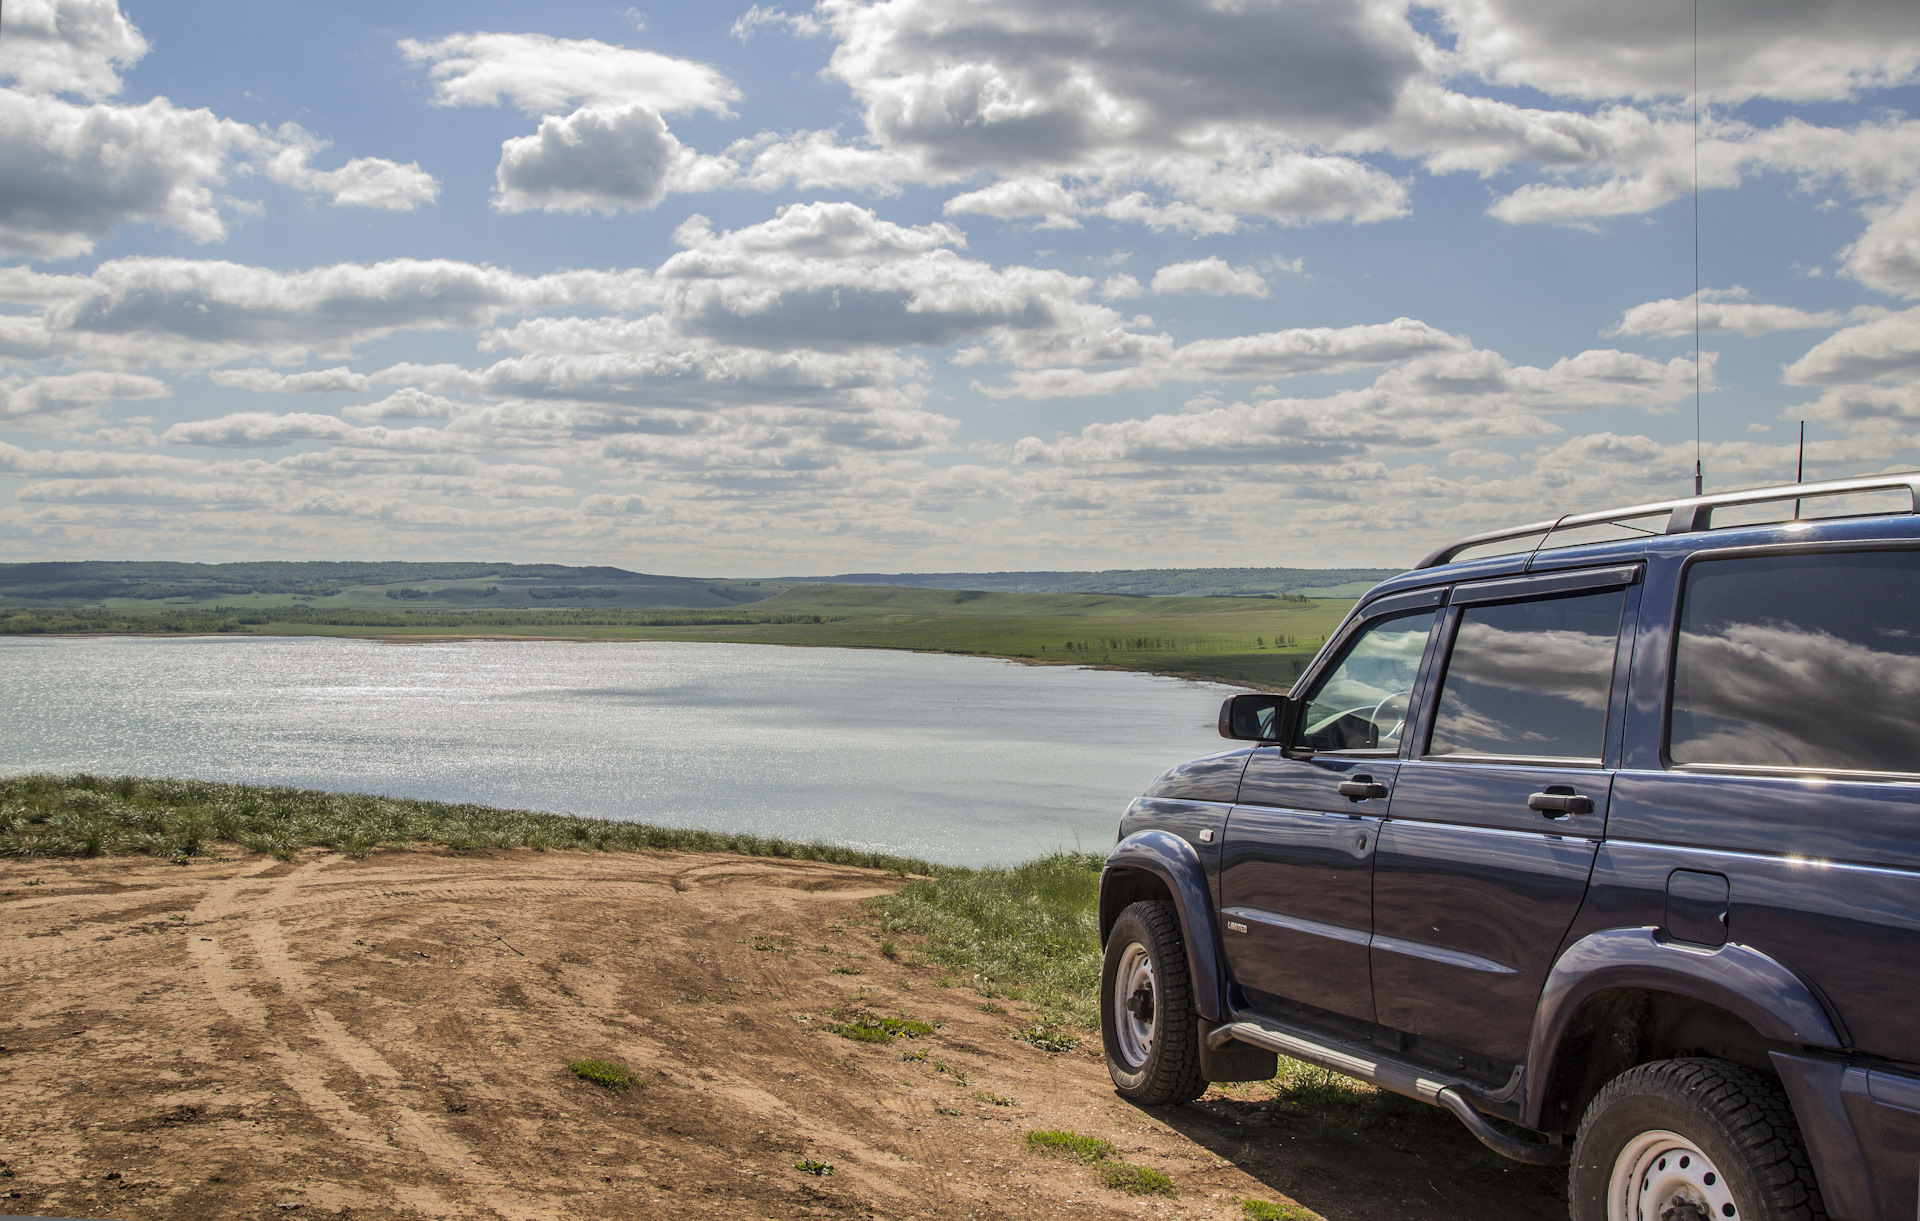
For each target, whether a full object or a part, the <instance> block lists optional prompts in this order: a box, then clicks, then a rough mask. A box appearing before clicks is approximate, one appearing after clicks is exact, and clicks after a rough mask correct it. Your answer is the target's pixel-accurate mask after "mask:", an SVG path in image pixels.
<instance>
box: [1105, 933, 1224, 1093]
mask: <svg viewBox="0 0 1920 1221" xmlns="http://www.w3.org/2000/svg"><path fill="white" fill-rule="evenodd" d="M1100 1036H1101V1041H1102V1042H1103V1043H1104V1044H1105V1045H1106V1049H1107V1073H1108V1075H1109V1076H1111V1077H1112V1078H1113V1084H1114V1088H1116V1089H1118V1090H1119V1091H1120V1096H1121V1097H1122V1098H1125V1099H1126V1100H1127V1101H1129V1102H1133V1103H1137V1104H1139V1105H1140V1106H1164V1105H1166V1104H1168V1103H1175V1102H1190V1101H1192V1100H1193V1099H1195V1098H1198V1097H1199V1096H1200V1095H1201V1094H1203V1093H1205V1092H1206V1089H1207V1081H1206V1078H1205V1077H1202V1076H1201V1075H1200V1044H1199V1024H1198V1022H1197V1020H1196V1018H1195V1015H1194V1009H1193V982H1192V980H1191V978H1190V977H1189V976H1188V974H1187V949H1186V945H1185V944H1184V943H1183V942H1182V941H1181V939H1180V917H1179V914H1178V913H1177V912H1176V911H1175V909H1174V906H1173V904H1171V903H1168V902H1165V901H1164V900H1156V901H1148V902H1141V903H1135V904H1133V905H1131V906H1130V907H1128V908H1127V909H1126V910H1125V911H1123V912H1121V913H1120V918H1119V919H1118V920H1116V921H1114V924H1113V932H1112V933H1110V934H1109V935H1108V936H1107V957H1106V962H1105V964H1104V966H1103V967H1102V969H1101V972H1100Z"/></svg>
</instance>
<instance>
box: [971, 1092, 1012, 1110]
mask: <svg viewBox="0 0 1920 1221" xmlns="http://www.w3.org/2000/svg"><path fill="white" fill-rule="evenodd" d="M973 1097H974V1099H975V1100H976V1101H978V1102H990V1103H992V1104H993V1105H994V1106H997V1107H1010V1106H1012V1105H1013V1099H1011V1098H1009V1097H1007V1096H1006V1095H1005V1094H996V1093H994V1092H993V1091H991V1090H975V1091H973Z"/></svg>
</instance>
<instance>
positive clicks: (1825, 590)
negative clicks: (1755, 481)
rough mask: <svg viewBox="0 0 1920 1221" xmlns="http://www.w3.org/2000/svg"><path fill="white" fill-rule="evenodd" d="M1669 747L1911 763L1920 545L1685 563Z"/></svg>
mask: <svg viewBox="0 0 1920 1221" xmlns="http://www.w3.org/2000/svg"><path fill="white" fill-rule="evenodd" d="M1668 756H1669V757H1670V758H1671V759H1672V760H1673V761H1674V762H1675V763H1718V764H1733V765H1746V766H1755V767H1783V768H1818V769H1833V770H1839V771H1869V772H1914V771H1920V552H1913V551H1852V552H1838V553H1833V552H1829V553H1825V554H1802V555H1771V556H1755V557H1751V558H1745V559H1728V560H1703V561H1701V562H1700V563H1698V564H1695V565H1693V566H1692V567H1691V568H1690V569H1689V570H1688V572H1687V584H1686V590H1685V592H1684V594H1683V595H1682V600H1681V604H1680V626H1679V633H1678V639H1677V642H1676V644H1675V652H1674V667H1673V719H1672V722H1671V728H1670V731H1669V736H1668Z"/></svg>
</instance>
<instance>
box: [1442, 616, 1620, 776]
mask: <svg viewBox="0 0 1920 1221" xmlns="http://www.w3.org/2000/svg"><path fill="white" fill-rule="evenodd" d="M1626 599H1627V593H1626V590H1624V589H1610V590H1608V591H1607V592H1605V593H1597V594H1578V595H1574V596H1571V597H1563V598H1545V599H1541V600H1539V601H1535V602H1505V603H1499V604H1496V605H1491V606H1468V607H1466V608H1465V609H1464V610H1462V611H1461V612H1460V629H1459V631H1458V632H1456V633H1455V635H1454V640H1453V653H1452V655H1451V657H1450V658H1449V659H1448V661H1447V677H1446V682H1445V684H1444V685H1443V686H1442V687H1441V689H1440V705H1439V707H1438V708H1437V709H1436V710H1435V712H1434V720H1433V736H1432V738H1431V739H1430V740H1429V743H1428V746H1427V753H1428V755H1430V756H1431V755H1500V756H1509V757H1511V756H1521V757H1526V758H1553V759H1577V760H1581V761H1591V762H1598V761H1599V759H1600V751H1601V748H1602V746H1603V745H1604V744H1605V742H1606V736H1607V698H1608V693H1609V692H1610V691H1611V690H1612V687H1613V655H1614V650H1615V649H1616V647H1617V646H1618V644H1619V640H1620V615H1621V613H1622V611H1623V610H1624V609H1625V607H1626Z"/></svg>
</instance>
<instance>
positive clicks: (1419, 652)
mask: <svg viewBox="0 0 1920 1221" xmlns="http://www.w3.org/2000/svg"><path fill="white" fill-rule="evenodd" d="M1435 613H1436V612H1434V611H1430V610H1424V611H1417V612H1415V613H1413V614H1408V615H1392V616H1388V617H1387V618H1384V619H1381V620H1380V621H1378V622H1377V623H1374V624H1371V625H1369V626H1368V627H1367V628H1365V629H1364V630H1363V631H1362V632H1361V633H1360V635H1359V636H1358V637H1357V638H1355V640H1354V641H1353V643H1351V644H1350V645H1348V646H1347V651H1346V654H1345V655H1344V656H1343V657H1341V659H1340V664H1339V665H1337V666H1335V667H1334V668H1333V669H1332V670H1331V671H1329V672H1328V673H1327V675H1326V677H1324V678H1322V679H1321V680H1320V682H1319V683H1318V684H1317V685H1316V686H1315V687H1314V689H1313V693H1312V694H1311V695H1309V696H1307V705H1306V712H1305V713H1304V714H1303V715H1302V716H1301V718H1300V745H1302V746H1307V747H1311V748H1312V749H1314V750H1318V751H1333V750H1386V751H1397V750H1399V749H1400V733H1401V730H1402V728H1403V727H1404V726H1405V725H1406V721H1407V705H1408V701H1409V699H1410V697H1411V696H1412V694H1413V680H1414V679H1415V678H1416V677H1418V676H1419V674H1420V658H1421V657H1422V656H1423V655H1424V654H1425V653H1426V651H1427V637H1428V636H1429V635H1430V634H1431V633H1432V631H1433V618H1434V615H1435Z"/></svg>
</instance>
